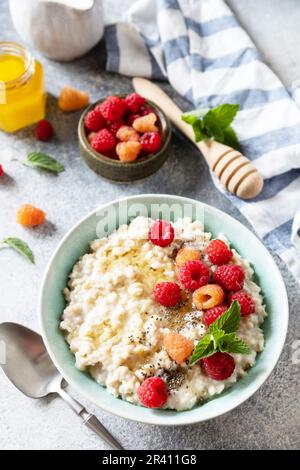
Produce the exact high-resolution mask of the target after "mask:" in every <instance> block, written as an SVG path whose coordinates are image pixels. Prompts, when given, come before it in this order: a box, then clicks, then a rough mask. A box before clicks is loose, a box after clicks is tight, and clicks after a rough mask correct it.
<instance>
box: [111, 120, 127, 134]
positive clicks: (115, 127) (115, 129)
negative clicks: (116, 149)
mask: <svg viewBox="0 0 300 470" xmlns="http://www.w3.org/2000/svg"><path fill="white" fill-rule="evenodd" d="M122 126H124V121H123V119H118V120H117V121H115V122H112V123H110V124H109V125H108V130H109V131H110V132H111V133H112V134H113V135H114V136H116V135H117V132H118V130H119V129H120V127H122Z"/></svg>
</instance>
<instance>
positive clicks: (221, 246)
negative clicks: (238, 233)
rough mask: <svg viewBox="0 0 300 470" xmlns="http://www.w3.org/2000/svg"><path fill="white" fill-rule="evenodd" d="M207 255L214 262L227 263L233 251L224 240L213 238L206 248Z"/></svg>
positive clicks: (218, 263)
mask: <svg viewBox="0 0 300 470" xmlns="http://www.w3.org/2000/svg"><path fill="white" fill-rule="evenodd" d="M206 253H207V256H208V257H209V260H210V261H211V262H212V263H213V264H217V265H220V264H226V263H228V262H229V261H230V260H231V258H232V254H233V253H232V251H231V250H230V249H229V248H228V246H227V245H226V243H224V242H223V241H222V240H212V241H211V242H210V244H209V245H208V247H207V248H206Z"/></svg>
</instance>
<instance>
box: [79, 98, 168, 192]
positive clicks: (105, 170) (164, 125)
mask: <svg viewBox="0 0 300 470" xmlns="http://www.w3.org/2000/svg"><path fill="white" fill-rule="evenodd" d="M171 134H172V131H171V125H170V122H169V120H168V118H167V116H166V115H165V114H164V112H163V111H162V110H161V109H160V108H159V107H158V106H157V105H155V104H154V103H152V102H150V101H149V100H146V99H145V98H143V97H142V96H140V95H138V94H136V93H130V94H129V95H118V96H108V97H106V98H105V99H102V100H100V101H98V102H97V103H94V104H92V105H91V106H89V107H88V108H87V109H86V110H85V111H84V113H83V114H82V116H81V119H80V121H79V126H78V137H79V145H80V150H81V153H82V156H83V158H84V160H85V162H86V163H87V165H88V166H89V167H90V168H91V169H92V170H94V171H95V172H96V173H98V174H100V175H101V176H103V177H105V178H107V179H110V180H114V181H118V182H128V183H129V182H131V181H134V180H139V179H143V178H146V177H147V176H150V175H152V174H153V173H155V172H156V171H157V170H158V169H159V168H160V167H161V166H162V165H163V164H164V162H165V161H166V160H167V158H168V157H169V154H170V143H171Z"/></svg>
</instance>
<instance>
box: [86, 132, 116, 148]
mask: <svg viewBox="0 0 300 470" xmlns="http://www.w3.org/2000/svg"><path fill="white" fill-rule="evenodd" d="M116 143H117V142H116V139H115V137H114V135H113V134H112V133H111V132H109V130H108V129H102V130H101V131H99V132H97V134H96V135H95V136H94V138H93V140H92V143H91V146H92V148H93V149H94V150H96V152H99V153H102V152H106V151H107V150H110V149H112V148H113V147H115V145H116Z"/></svg>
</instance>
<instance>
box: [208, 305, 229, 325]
mask: <svg viewBox="0 0 300 470" xmlns="http://www.w3.org/2000/svg"><path fill="white" fill-rule="evenodd" d="M226 310H228V305H225V304H222V305H217V306H216V307H213V308H210V309H208V310H206V312H205V313H204V315H203V322H204V324H205V325H206V326H209V325H211V324H212V323H213V322H214V321H216V319H217V318H219V317H220V316H221V315H222V313H224V312H226Z"/></svg>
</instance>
